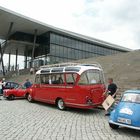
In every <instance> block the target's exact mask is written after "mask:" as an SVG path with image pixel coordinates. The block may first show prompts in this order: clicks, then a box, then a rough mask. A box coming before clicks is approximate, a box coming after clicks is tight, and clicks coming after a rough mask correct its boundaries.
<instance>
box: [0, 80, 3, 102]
mask: <svg viewBox="0 0 140 140" xmlns="http://www.w3.org/2000/svg"><path fill="white" fill-rule="evenodd" d="M2 95H3V82H2V79H0V97H1V96H2ZM0 100H1V99H0Z"/></svg>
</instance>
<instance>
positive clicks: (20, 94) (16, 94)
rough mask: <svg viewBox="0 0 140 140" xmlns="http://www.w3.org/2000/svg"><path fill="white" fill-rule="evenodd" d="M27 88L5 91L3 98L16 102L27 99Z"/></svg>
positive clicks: (20, 86) (19, 87)
mask: <svg viewBox="0 0 140 140" xmlns="http://www.w3.org/2000/svg"><path fill="white" fill-rule="evenodd" d="M25 94H26V88H25V87H23V86H22V85H19V86H18V87H17V88H13V89H5V90H4V93H3V97H4V98H6V99H8V100H14V99H15V98H25Z"/></svg>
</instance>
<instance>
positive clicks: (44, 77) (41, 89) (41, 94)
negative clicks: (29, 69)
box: [35, 74, 49, 101]
mask: <svg viewBox="0 0 140 140" xmlns="http://www.w3.org/2000/svg"><path fill="white" fill-rule="evenodd" d="M48 85H49V75H48V74H41V75H40V84H37V85H36V88H35V99H36V100H39V101H46V100H47V99H48V92H47V87H48Z"/></svg>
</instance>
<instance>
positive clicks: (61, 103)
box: [57, 99, 66, 110]
mask: <svg viewBox="0 0 140 140" xmlns="http://www.w3.org/2000/svg"><path fill="white" fill-rule="evenodd" d="M57 107H58V109H60V110H65V108H66V107H65V103H64V101H63V99H58V100H57Z"/></svg>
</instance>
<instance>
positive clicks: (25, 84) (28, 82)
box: [24, 79, 32, 88]
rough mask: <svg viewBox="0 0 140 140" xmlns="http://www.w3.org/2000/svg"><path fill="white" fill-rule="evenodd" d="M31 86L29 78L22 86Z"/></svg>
mask: <svg viewBox="0 0 140 140" xmlns="http://www.w3.org/2000/svg"><path fill="white" fill-rule="evenodd" d="M31 86H32V83H31V82H30V80H29V79H26V82H25V83H24V87H25V88H29V87H31Z"/></svg>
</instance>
